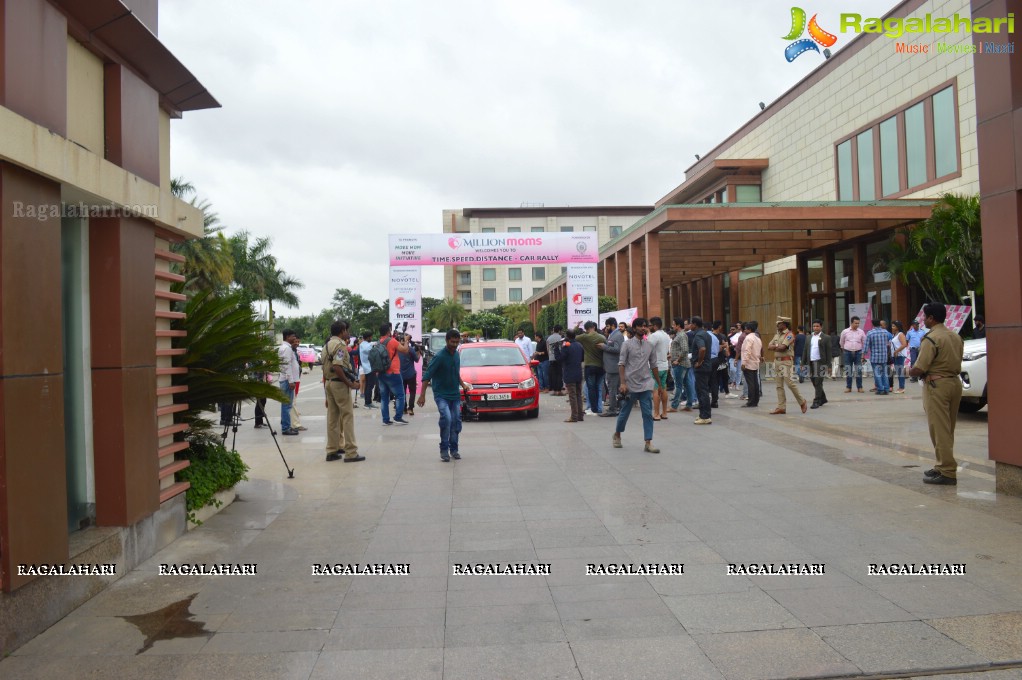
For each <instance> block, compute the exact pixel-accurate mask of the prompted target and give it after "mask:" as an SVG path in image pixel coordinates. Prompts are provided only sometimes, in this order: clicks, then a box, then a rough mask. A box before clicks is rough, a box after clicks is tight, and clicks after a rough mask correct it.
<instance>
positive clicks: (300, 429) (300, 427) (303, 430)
mask: <svg viewBox="0 0 1022 680" xmlns="http://www.w3.org/2000/svg"><path fill="white" fill-rule="evenodd" d="M295 429H296V430H298V431H299V432H305V431H306V430H308V429H309V428H307V427H305V426H304V425H299V426H298V427H296V428H295Z"/></svg>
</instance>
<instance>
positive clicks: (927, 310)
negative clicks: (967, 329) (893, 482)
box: [909, 302, 965, 486]
mask: <svg viewBox="0 0 1022 680" xmlns="http://www.w3.org/2000/svg"><path fill="white" fill-rule="evenodd" d="M923 314H924V315H925V316H926V318H925V320H924V323H925V324H926V327H927V328H928V329H929V332H928V333H927V334H926V335H924V336H923V340H922V342H921V344H920V346H919V358H918V359H916V363H915V365H914V366H913V367H912V369H911V370H910V371H909V375H911V376H912V377H917V378H920V379H922V382H923V409H924V410H925V411H926V422H927V423H928V424H929V426H930V441H932V442H933V448H934V452H935V453H936V456H937V465H936V466H934V468H933V469H932V470H927V471H926V472H924V473H923V474H924V475H925V477H923V481H924V482H926V483H927V484H949V485H951V486H954V485H956V484H958V473H957V470H958V463H957V462H955V423H956V422H957V421H958V403H959V402H960V401H961V400H962V381H961V380H960V379H959V378H958V375H959V374H960V373H961V372H962V353H963V352H964V349H965V343H964V342H963V341H962V338H961V337H960V336H959V335H958V334H957V333H952V332H951V331H949V330H948V329H947V326H945V325H944V319H945V318H947V308H946V307H945V306H944V305H942V304H941V303H939V302H931V303H930V304H928V305H926V306H925V307H923Z"/></svg>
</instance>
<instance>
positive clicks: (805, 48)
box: [783, 7, 837, 63]
mask: <svg viewBox="0 0 1022 680" xmlns="http://www.w3.org/2000/svg"><path fill="white" fill-rule="evenodd" d="M817 16H818V15H816V14H814V15H813V18H812V19H810V20H809V27H808V31H809V38H802V37H801V36H802V34H803V33H805V32H806V30H807V28H806V12H805V10H804V9H802V8H801V7H792V8H791V30H790V31H789V32H788V35H786V36H784V37H783V40H794V41H795V42H793V43H791V44H790V45H788V46H787V47H785V48H784V58H785V59H787V60H788V63H791V62H793V61H795V59H797V58H798V57H799V55H801V54H804V53H806V52H809V51H813V52H816V53H817V54H819V53H820V48H819V47H817V46H816V45H817V44H820V45H822V46H823V47H832V46H833V45H834V43H836V42H837V36H836V35H834V34H833V33H828V32H827V31H825V30H823V29H822V28H820V25H819V24H818V23H817V22H816V17H817ZM810 38H811V39H810ZM824 56H827V57H829V56H830V52H829V51H827V52H824Z"/></svg>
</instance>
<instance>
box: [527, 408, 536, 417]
mask: <svg viewBox="0 0 1022 680" xmlns="http://www.w3.org/2000/svg"><path fill="white" fill-rule="evenodd" d="M526 413H527V414H528V415H526V418H539V409H538V408H534V409H532V410H531V411H526Z"/></svg>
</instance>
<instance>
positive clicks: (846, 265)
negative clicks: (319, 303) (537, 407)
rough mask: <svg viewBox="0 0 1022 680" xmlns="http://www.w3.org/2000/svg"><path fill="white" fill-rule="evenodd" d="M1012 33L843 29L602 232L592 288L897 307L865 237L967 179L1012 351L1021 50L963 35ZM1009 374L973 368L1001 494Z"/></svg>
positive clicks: (908, 300) (957, 3)
mask: <svg viewBox="0 0 1022 680" xmlns="http://www.w3.org/2000/svg"><path fill="white" fill-rule="evenodd" d="M1020 9H1022V8H1020V3H1019V2H1011V1H1008V0H1002V1H999V2H994V1H991V2H983V1H976V2H972V3H970V2H968V0H905V1H904V2H901V3H900V4H898V5H897V6H896V7H894V8H893V9H892V10H891V11H890V12H889V13H888V14H887V15H886V16H885V17H884V19H885V20H887V19H902V20H908V19H920V20H921V19H923V18H924V16H925V15H927V14H931V15H933V16H935V17H952V16H954V15H956V14H957V15H959V16H960V17H974V18H989V19H991V20H996V19H997V18H1001V19H1002V23H1007V22H1004V21H1003V19H1004V17H1007V16H1008V14H1010V13H1015V15H1016V16H1022V13H1020V12H1019V10H1020ZM1014 39H1015V36H1014V34H1012V33H1005V32H1002V33H1000V34H973V33H970V32H967V31H960V32H957V33H943V34H932V33H905V35H903V36H900V37H898V38H896V39H895V38H891V37H888V36H886V35H884V34H877V33H873V34H866V33H864V34H861V35H859V36H858V37H856V38H854V40H852V41H851V42H850V43H849V44H847V45H846V46H845V47H844V48H843V49H841V50H840V51H838V52H837V53H836V54H835V55H834V56H833V57H831V58H830V59H827V60H822V61H821V65H820V67H819V68H817V69H816V70H815V71H813V72H812V73H810V74H809V75H808V76H807V77H806V78H804V79H803V80H802V81H801V82H799V83H798V84H797V85H795V87H793V88H792V89H790V90H789V91H787V92H785V93H784V94H783V95H781V96H780V97H779V98H778V99H777V100H776V101H774V102H773V103H771V104H770V105H769V106H765V107H763V110H761V111H760V112H758V113H757V115H755V116H754V117H753V118H752V119H751V120H749V121H748V122H747V123H746V124H745V125H743V126H742V127H740V128H739V129H738V130H736V131H735V132H734V133H732V134H731V135H730V136H729V137H727V138H726V139H724V140H723V141H721V142H719V143H717V144H716V145H715V146H714V147H713V148H712V150H711V151H710V152H708V153H706V154H704V155H703V156H702V157H701V158H700V159H699V160H698V162H697V163H695V164H694V165H692V166H691V167H690V168H688V170H687V171H686V174H685V179H684V181H683V182H682V183H681V184H680V185H679V186H678V187H676V188H675V189H674V190H672V191H671V192H669V193H668V194H667V195H666V196H664V197H663V198H661V199H660V200H659V201H657V203H656V207H655V209H654V211H653V212H652V213H651V214H650V215H648V216H646V217H645V218H644V219H642V220H640V221H639V222H638V223H637V224H636V225H634V226H633V227H631V228H630V229H628V230H625V232H624V233H622V235H621V236H620V237H618V238H617V239H615V240H613V241H612V242H610V243H609V244H607V245H606V246H604V247H603V248H602V249H601V276H600V292H601V293H602V294H607V295H613V296H616V297H617V298H618V304H619V306H621V307H627V306H634V307H638V308H639V309H640V311H641V312H642V313H644V314H645V315H646V316H653V315H661V316H670V315H691V314H699V315H701V316H703V317H704V318H712V319H722V320H724V321H731V320H735V319H753V318H754V319H759V320H760V321H763V320H766V319H771V318H773V316H775V315H777V314H783V315H785V316H791V317H792V318H793V319H796V320H797V322H800V323H808V321H809V320H810V319H814V318H821V319H823V320H824V326H825V328H827V329H833V330H838V329H841V328H843V327H845V325H846V324H847V323H848V315H849V313H848V305H849V304H852V303H869V304H870V306H871V310H872V314H873V316H874V318H886V319H900V320H902V321H903V322H904V321H907V320H909V319H911V318H914V317H915V315H916V312H917V311H918V309H919V307H920V305H921V304H922V302H924V300H922V299H921V295H920V294H919V293H918V292H917V291H914V290H911V289H909V288H908V287H906V286H905V285H904V284H902V283H901V282H900V281H898V280H897V279H894V278H893V277H892V276H891V275H890V273H889V272H888V271H887V270H886V268H885V266H884V264H883V261H882V258H881V257H879V256H880V254H881V253H882V251H883V250H884V249H885V248H886V247H887V245H888V244H889V243H890V242H891V240H892V239H893V238H897V236H896V232H897V230H898V228H899V227H905V226H911V225H912V224H914V223H917V222H919V221H921V220H924V219H926V218H927V217H929V215H930V213H931V207H932V204H933V203H934V202H935V200H936V199H937V198H938V197H939V196H940V195H941V194H942V193H945V192H955V193H959V194H972V195H975V194H979V195H980V196H981V204H982V222H983V249H984V270H985V290H986V308H985V310H984V311H985V315H986V318H987V326H988V329H990V330H988V336H987V337H988V345H989V347H990V351H991V352H993V351H994V350H995V349H996V348H997V346H998V342H1002V343H1004V344H1002V345H1001V347H1002V348H1003V349H1004V350H1005V351H1004V354H1003V355H1002V356H1001V357H1000V358H999V361H1008V362H1014V360H1015V358H1014V357H1012V358H1010V359H1009V358H1008V355H1011V354H1013V353H1012V352H1010V350H1009V349H1008V346H1009V342H1010V339H1011V338H1015V339H1018V338H1019V337H1022V336H1020V333H1022V331H1020V330H1019V328H1020V325H1022V305H1020V303H1019V300H1020V299H1022V294H1020V276H1019V272H1020V269H1022V265H1020V259H1019V242H1020V240H1022V239H1020V238H1019V213H1020V212H1022V209H1020V208H1019V206H1020V205H1022V202H1020V201H1019V193H1018V191H1019V189H1020V188H1022V184H1020V182H1022V180H1019V177H1020V175H1019V174H1018V173H1017V168H1018V167H1022V165H1020V163H1019V154H1020V151H1019V149H1022V146H1019V143H1018V139H1019V132H1018V122H1017V121H1018V120H1019V119H1018V118H1017V115H1018V107H1019V102H1020V101H1022V95H1020V94H1019V88H1020V85H1019V82H1022V81H1019V73H1020V72H1022V66H1020V65H1019V60H1020V57H1019V56H1018V51H1017V50H1014V49H1013V48H1012V49H1011V50H1010V51H1007V50H1005V51H1003V52H1001V51H999V50H993V51H992V50H990V49H989V48H988V49H986V50H985V51H984V53H983V54H974V53H973V52H972V51H971V50H972V49H974V45H975V44H976V43H979V42H984V43H988V42H996V43H998V45H1002V46H1013V45H1014ZM923 47H927V50H926V51H924V50H923V49H922V48H923ZM976 49H978V48H976ZM821 59H822V57H821ZM783 66H784V65H783V63H782V64H780V67H782V68H783ZM1013 116H1014V117H1013ZM984 129H985V130H986V132H985V133H984ZM1013 139H1014V140H1015V141H1014V142H1012V140H1013ZM1012 144H1014V146H1012ZM994 263H996V264H994ZM995 282H998V283H996V284H995ZM565 290H566V286H565V282H564V280H563V278H558V279H555V280H554V281H552V282H551V283H550V284H549V285H548V286H547V287H546V288H544V289H543V290H542V291H540V293H539V294H537V295H535V296H533V297H532V298H530V299H529V301H528V304H529V306H530V311H531V313H532V315H533V318H534V319H535V318H536V315H537V314H538V313H539V311H540V310H541V309H542V307H543V306H544V305H546V304H549V303H551V302H555V301H558V300H560V299H563V297H564V295H565ZM945 302H948V303H958V300H947V301H945ZM995 328H997V329H998V330H995ZM999 338H1003V339H1000V340H999ZM1002 366H1005V367H1006V366H1007V364H1002ZM1015 368H1016V369H1022V366H1015ZM1010 375H1012V373H1011V372H1009V371H1007V370H1003V371H997V372H996V374H995V373H992V374H991V377H990V381H989V383H988V395H989V403H990V404H991V405H990V407H989V411H990V414H989V416H990V417H989V422H990V456H991V458H992V459H994V460H995V461H997V470H998V478H997V479H998V482H997V483H998V488H999V489H1002V490H1005V491H1010V492H1012V493H1016V494H1017V493H1022V473H1020V472H1019V470H1020V469H1022V451H1019V450H1018V447H1017V446H1013V445H1011V444H1010V443H1009V439H1010V437H1011V436H1012V434H1011V433H1012V428H1011V424H1010V422H1009V421H1008V420H1007V419H1006V418H1005V416H1004V415H999V414H998V409H999V408H1001V409H1003V408H1006V407H1007V404H1009V403H1011V401H1012V398H1011V395H1010V394H1009V393H1008V391H1009V390H1010V389H1011V387H1010V383H1011V380H1010V378H1009V377H1008V376H1010ZM998 395H1000V404H1001V406H998V399H997V397H998ZM1002 418H1004V419H1003V420H1002Z"/></svg>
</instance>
